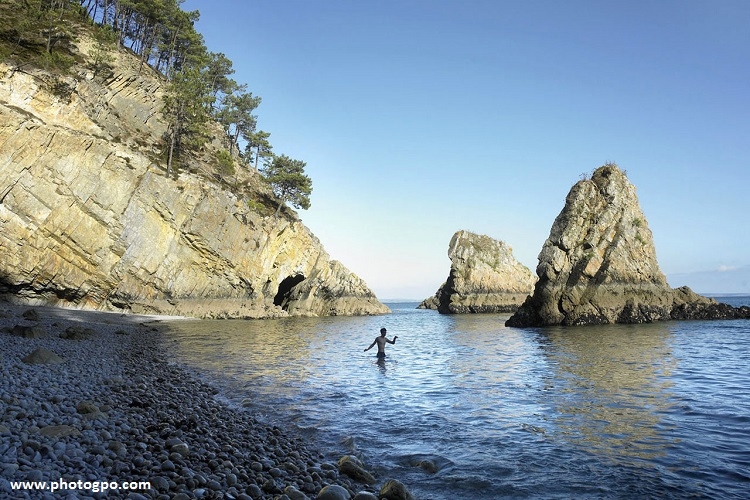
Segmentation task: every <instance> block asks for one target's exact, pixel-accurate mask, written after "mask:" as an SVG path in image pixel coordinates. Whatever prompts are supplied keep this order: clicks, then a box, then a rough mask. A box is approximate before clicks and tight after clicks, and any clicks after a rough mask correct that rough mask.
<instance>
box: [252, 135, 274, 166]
mask: <svg viewBox="0 0 750 500" xmlns="http://www.w3.org/2000/svg"><path fill="white" fill-rule="evenodd" d="M269 137H271V134H270V133H269V132H264V131H262V130H258V131H257V132H254V133H253V134H252V135H251V136H250V137H248V138H247V144H246V145H245V157H246V158H247V161H248V162H249V163H251V164H253V168H255V170H256V171H257V170H258V164H259V163H261V161H262V162H263V163H262V166H263V167H265V166H266V165H267V164H268V162H269V161H271V159H272V158H273V152H272V150H273V146H271V142H270V141H269V140H268V138H269Z"/></svg>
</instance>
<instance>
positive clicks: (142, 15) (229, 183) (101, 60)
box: [0, 0, 312, 213]
mask: <svg viewBox="0 0 750 500" xmlns="http://www.w3.org/2000/svg"><path fill="white" fill-rule="evenodd" d="M182 2H183V0H3V1H1V2H0V61H5V62H6V63H8V64H9V66H10V67H11V70H10V71H11V73H12V72H15V71H23V72H33V71H39V70H42V71H43V72H45V73H46V74H49V75H51V78H48V79H47V81H46V82H45V83H46V84H47V85H48V87H49V89H50V90H51V91H52V92H54V93H56V94H57V93H65V92H71V91H72V90H71V89H70V88H69V86H68V85H66V84H65V81H64V78H62V77H70V76H72V77H73V78H81V77H82V75H83V74H84V72H83V71H81V70H82V69H86V70H87V71H88V73H89V74H91V75H93V77H94V78H97V79H99V80H100V81H101V82H102V84H106V81H107V78H108V76H111V74H112V71H113V64H114V63H115V60H116V58H115V57H114V54H116V53H118V52H125V53H129V55H130V57H131V58H133V57H134V58H137V59H135V60H136V61H137V63H136V64H137V67H138V73H139V75H140V74H144V75H145V74H146V73H149V74H152V75H154V76H155V77H156V78H158V79H160V80H161V86H162V88H163V90H164V93H163V103H162V104H163V106H162V109H161V111H162V120H163V122H164V123H165V124H166V132H165V133H164V135H163V137H160V138H158V139H159V155H158V158H155V161H156V162H157V163H158V164H159V165H161V166H162V167H163V168H164V170H165V173H166V175H168V176H172V175H175V174H176V172H177V171H179V170H180V169H187V170H191V171H195V172H198V173H201V174H203V175H205V176H206V177H208V178H210V179H211V180H213V181H218V182H220V183H222V184H224V185H225V186H226V187H227V188H229V189H232V190H234V191H235V192H238V194H242V195H243V196H245V197H247V198H248V199H250V197H248V194H249V193H253V195H254V196H252V198H254V199H255V200H259V202H258V201H256V202H254V203H251V206H252V208H254V209H256V210H258V211H261V212H263V211H265V212H267V213H272V212H273V210H277V204H278V203H279V202H287V203H291V204H293V205H294V206H295V207H297V208H307V207H309V205H310V200H309V196H310V193H311V191H312V183H311V181H310V178H309V177H307V175H305V174H304V166H305V163H304V162H302V161H300V160H293V161H290V160H291V159H290V158H289V157H288V156H286V155H279V156H277V155H276V154H275V153H274V152H273V147H272V145H271V142H270V133H268V132H266V131H263V130H261V129H259V127H258V116H257V115H256V114H255V112H256V110H257V108H258V106H259V105H260V103H261V98H260V97H259V96H255V95H253V94H252V92H250V91H248V90H247V85H245V84H241V83H239V82H237V81H235V80H234V79H232V78H231V75H232V74H233V73H234V69H233V68H232V61H230V60H229V59H228V58H227V57H226V56H225V55H224V54H221V53H214V52H211V51H209V50H208V48H207V47H206V45H205V43H204V40H203V36H202V35H201V34H200V33H198V32H197V31H196V30H195V28H194V23H195V22H196V21H197V20H198V19H199V16H200V13H199V12H198V11H197V10H196V11H183V10H182V9H181V8H180V5H181V4H182ZM85 38H86V39H89V40H91V43H92V47H93V48H92V49H91V50H89V51H88V53H87V54H84V53H83V52H81V51H80V50H78V47H77V43H78V42H79V41H80V40H82V39H85ZM290 166H291V167H290ZM287 167H290V168H293V170H294V171H293V172H288V174H289V175H280V172H281V173H282V174H283V173H284V169H285V168H287ZM258 173H260V174H265V175H257V174H258ZM279 178H283V179H284V185H283V186H278V185H277V184H276V182H277V180H278V179H279ZM290 179H291V184H290ZM269 185H270V186H269ZM269 187H270V188H271V189H269ZM264 207H265V208H264ZM277 213H278V211H277Z"/></svg>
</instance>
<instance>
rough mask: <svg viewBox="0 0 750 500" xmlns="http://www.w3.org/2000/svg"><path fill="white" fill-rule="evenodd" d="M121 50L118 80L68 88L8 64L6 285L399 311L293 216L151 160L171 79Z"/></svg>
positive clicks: (2, 273)
mask: <svg viewBox="0 0 750 500" xmlns="http://www.w3.org/2000/svg"><path fill="white" fill-rule="evenodd" d="M118 58H119V59H120V61H119V62H118V64H116V65H115V71H114V73H113V74H112V75H111V77H109V78H108V79H107V81H105V82H103V83H101V82H100V83H97V82H96V81H95V79H94V78H93V77H92V76H91V75H86V74H84V73H82V74H81V75H79V77H78V78H67V79H65V80H64V81H63V83H64V84H65V87H64V90H65V92H63V95H62V96H61V95H58V94H57V93H55V92H52V91H50V90H49V86H48V85H45V84H44V78H45V76H44V75H41V74H31V73H24V72H21V71H16V72H12V71H11V70H10V68H8V67H7V66H3V65H2V64H0V74H1V75H3V78H2V80H0V251H1V252H2V259H1V260H0V293H2V294H4V295H5V296H6V297H9V298H12V299H13V300H20V301H24V302H29V303H37V304H39V303H46V304H55V305H65V306H72V307H80V308H92V309H100V310H111V309H114V310H117V309H122V310H129V311H132V312H137V313H156V314H170V315H172V314H177V315H188V316H196V317H222V318H226V317H248V318H261V317H276V316H286V315H290V314H291V315H349V314H382V313H387V312H389V309H388V308H387V307H386V306H384V305H383V304H381V303H380V302H379V301H378V300H377V299H376V297H375V295H374V294H373V293H372V292H371V291H370V289H369V288H368V287H367V285H366V284H365V283H364V282H363V281H362V280H361V279H360V278H358V277H357V276H356V275H354V274H352V273H351V272H349V271H348V270H347V269H346V268H345V267H344V266H343V265H342V264H341V263H339V262H336V261H332V260H331V259H330V257H329V255H328V254H327V253H326V252H325V250H324V249H323V247H322V245H321V244H320V242H319V241H318V239H317V238H316V237H315V236H314V235H313V234H312V233H310V231H309V230H308V229H307V228H306V227H305V226H304V225H303V224H302V223H301V222H300V220H299V219H298V218H297V217H296V215H294V214H293V213H284V215H283V216H280V217H278V218H277V217H274V216H273V212H271V215H266V216H264V215H261V214H259V213H258V212H257V211H255V210H251V209H250V208H249V204H248V201H247V199H241V198H239V197H238V196H237V195H235V194H233V193H232V192H230V191H228V190H226V189H224V188H222V187H221V186H219V185H218V184H216V183H213V182H211V181H209V180H207V179H205V178H204V177H200V176H197V175H195V174H191V173H181V174H180V175H179V176H178V177H177V178H175V179H171V178H167V177H166V176H165V174H164V170H163V168H161V167H159V166H157V164H156V163H155V162H154V161H153V160H152V158H155V153H156V152H157V151H158V146H157V145H158V143H159V140H160V138H161V135H162V133H163V132H164V130H165V126H164V124H163V123H162V122H161V121H160V118H159V111H160V106H161V99H160V95H161V90H160V81H159V80H158V78H157V76H156V75H153V74H150V70H148V68H144V69H143V71H139V68H138V64H137V61H135V62H134V61H132V60H130V61H128V60H127V54H124V53H122V52H120V53H119V55H118ZM56 88H58V89H59V86H58V87H56ZM289 212H291V211H289Z"/></svg>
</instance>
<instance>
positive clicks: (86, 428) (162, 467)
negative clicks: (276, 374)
mask: <svg viewBox="0 0 750 500" xmlns="http://www.w3.org/2000/svg"><path fill="white" fill-rule="evenodd" d="M9 307H11V306H8V307H3V306H2V305H0V312H2V311H3V309H8V308H9ZM13 307H15V306H13ZM37 309H38V314H39V317H40V319H39V324H40V326H41V327H42V328H45V329H46V330H47V331H48V332H49V335H45V336H43V337H39V338H24V337H18V336H13V335H9V334H4V333H0V410H1V411H0V435H1V436H2V440H0V476H1V477H0V497H2V496H4V495H3V494H4V493H7V490H8V488H9V481H24V480H29V481H38V480H47V481H49V480H58V479H61V478H62V479H64V480H66V481H78V480H81V481H150V482H151V485H152V486H153V490H152V491H147V490H143V491H131V492H129V493H128V494H127V495H125V496H123V498H129V499H132V500H141V499H153V498H165V499H166V498H176V499H180V500H182V499H192V498H235V499H238V500H248V499H263V498H277V499H279V500H281V499H289V500H305V499H310V498H318V499H326V498H333V499H335V500H338V499H339V498H345V499H349V498H351V496H352V493H351V492H353V491H358V490H360V489H362V486H363V485H362V484H361V483H357V482H356V481H354V480H352V479H351V478H349V477H345V476H343V475H339V474H338V471H337V467H336V465H332V464H331V463H329V462H325V461H324V460H323V459H324V455H322V454H321V453H319V452H318V451H317V450H314V449H309V448H308V447H307V445H306V443H305V442H304V441H303V440H302V439H300V438H298V437H296V436H294V435H293V434H290V433H287V432H286V431H285V430H284V429H280V428H278V427H276V426H270V425H267V424H264V423H262V422H261V421H259V420H258V419H256V418H255V417H253V416H252V414H251V411H252V409H236V408H230V407H228V406H227V405H226V404H224V403H222V402H220V400H219V399H217V398H216V395H217V394H218V391H217V390H216V389H215V388H213V387H210V386H209V385H207V384H206V383H204V382H202V381H200V380H198V379H197V378H196V377H194V376H193V375H192V374H190V373H189V372H188V371H186V370H184V369H182V368H181V367H179V366H176V365H173V364H170V363H168V362H167V361H166V360H168V359H170V356H169V355H167V354H165V350H166V349H168V346H165V345H164V344H162V339H161V337H160V334H159V332H158V329H156V328H151V327H148V328H143V327H139V326H138V324H137V322H138V321H142V319H137V317H133V318H128V317H127V316H126V317H119V316H117V320H118V321H119V324H118V323H117V322H115V321H112V318H113V316H112V315H108V314H105V313H95V312H86V311H68V310H57V309H50V308H36V309H35V310H37ZM20 312H21V311H19V310H18V308H16V309H15V312H14V309H12V308H11V309H8V311H5V314H6V317H5V318H3V317H2V316H1V315H0V330H2V328H3V326H4V325H8V326H11V327H12V326H13V325H14V324H17V323H18V321H19V320H20ZM81 325H86V327H87V328H91V329H92V331H95V332H96V334H92V335H90V336H89V337H88V338H87V339H83V340H80V341H75V342H71V341H69V340H66V339H61V338H60V337H59V334H60V333H61V332H64V331H66V329H68V328H70V327H73V326H76V327H79V328H80V327H81ZM116 330H121V331H126V332H127V333H128V334H127V335H117V334H115V333H114V332H115V331H116ZM35 349H47V350H49V351H51V352H54V353H55V354H57V355H58V356H59V357H60V358H62V359H63V360H64V362H63V363H62V364H41V365H36V364H26V363H24V362H22V361H21V358H23V357H24V356H26V355H27V354H28V353H29V352H32V351H34V350H35ZM123 495H124V494H123ZM321 495H323V496H321ZM331 495H334V496H331ZM110 496H111V495H110ZM115 496H116V495H115ZM32 497H33V495H32ZM108 497H109V496H108V495H107V494H105V493H94V492H88V491H70V492H69V494H67V495H62V496H61V497H59V498H71V499H72V498H81V499H92V498H94V499H98V498H108ZM34 498H36V497H34ZM40 498H45V497H44V496H43V495H41V496H40ZM50 498H52V497H50Z"/></svg>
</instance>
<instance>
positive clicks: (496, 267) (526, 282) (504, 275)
mask: <svg viewBox="0 0 750 500" xmlns="http://www.w3.org/2000/svg"><path fill="white" fill-rule="evenodd" d="M448 257H450V259H451V270H450V275H449V276H448V279H447V280H446V282H445V283H444V284H443V285H442V286H441V287H440V288H439V289H438V291H437V293H436V294H435V295H434V296H433V297H430V298H428V299H426V300H424V301H423V302H422V304H420V306H419V307H420V308H423V309H425V308H426V309H437V310H438V311H439V312H440V313H442V314H464V313H498V312H512V311H515V310H516V309H518V306H520V305H521V303H522V302H523V301H524V299H525V298H526V297H527V296H528V295H529V293H531V291H532V289H533V288H534V281H535V278H534V275H533V274H532V273H531V271H530V270H529V269H528V268H527V267H525V266H524V265H523V264H521V263H520V262H518V261H517V260H516V259H515V258H514V257H513V251H512V249H511V248H510V247H509V246H508V245H506V244H505V243H503V242H502V241H498V240H495V239H492V238H490V237H489V236H484V235H478V234H474V233H470V232H468V231H458V232H457V233H456V234H454V235H453V238H451V241H450V245H449V247H448Z"/></svg>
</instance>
